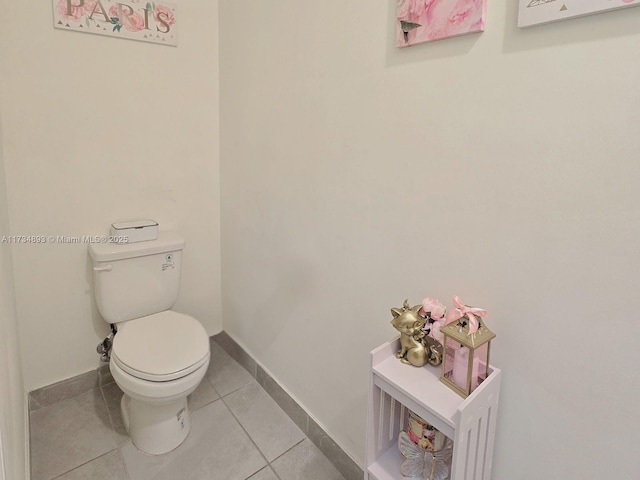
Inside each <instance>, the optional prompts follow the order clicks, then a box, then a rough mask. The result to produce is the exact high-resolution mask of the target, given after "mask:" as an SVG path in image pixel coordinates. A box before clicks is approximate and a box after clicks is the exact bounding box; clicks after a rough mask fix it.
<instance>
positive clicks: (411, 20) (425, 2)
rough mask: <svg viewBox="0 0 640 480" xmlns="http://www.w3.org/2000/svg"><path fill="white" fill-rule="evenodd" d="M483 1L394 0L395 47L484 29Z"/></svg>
mask: <svg viewBox="0 0 640 480" xmlns="http://www.w3.org/2000/svg"><path fill="white" fill-rule="evenodd" d="M486 5H487V2H486V0H398V19H397V33H396V46H398V47H409V46H411V45H415V44H416V43H423V42H431V41H433V40H440V39H442V38H448V37H455V36H458V35H465V34H467V33H476V32H482V31H484V22H485V15H486Z"/></svg>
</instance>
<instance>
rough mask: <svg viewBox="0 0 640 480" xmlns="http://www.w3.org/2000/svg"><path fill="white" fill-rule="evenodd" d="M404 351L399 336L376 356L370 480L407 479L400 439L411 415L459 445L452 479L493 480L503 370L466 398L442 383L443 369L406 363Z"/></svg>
mask: <svg viewBox="0 0 640 480" xmlns="http://www.w3.org/2000/svg"><path fill="white" fill-rule="evenodd" d="M399 350H400V339H399V337H398V338H396V339H395V340H394V341H392V342H387V343H385V344H383V345H381V346H380V347H378V348H376V349H375V350H373V351H372V352H371V387H370V391H369V407H368V419H367V451H366V468H365V472H364V478H365V480H402V479H406V477H403V476H402V474H401V473H400V465H401V463H402V459H403V458H402V455H401V454H400V452H399V451H398V434H399V433H400V432H401V431H402V430H406V426H407V418H408V410H411V411H413V412H415V413H416V414H417V415H419V416H420V417H422V418H423V419H425V420H426V421H427V422H429V423H430V424H431V425H433V426H434V427H435V428H437V429H438V430H440V431H441V432H442V433H444V434H445V435H446V436H447V437H449V438H450V439H452V440H453V458H452V465H451V476H450V479H451V480H490V479H491V466H492V459H493V446H494V437H495V430H496V419H497V414H498V400H499V395H500V377H501V372H500V370H499V369H498V368H495V367H494V366H491V365H490V367H489V369H490V374H489V376H488V377H487V379H486V380H485V381H484V382H482V383H481V384H480V385H479V386H478V388H476V389H475V390H474V391H473V392H472V393H471V395H469V396H468V397H467V398H462V397H461V396H460V395H458V394H457V393H455V392H454V391H453V390H451V389H450V388H448V387H447V386H446V385H444V384H443V383H442V382H441V381H440V369H441V367H433V366H431V365H425V366H424V367H420V368H418V367H414V366H412V365H406V364H403V363H401V362H400V360H398V359H397V358H396V356H395V353H396V352H397V351H399Z"/></svg>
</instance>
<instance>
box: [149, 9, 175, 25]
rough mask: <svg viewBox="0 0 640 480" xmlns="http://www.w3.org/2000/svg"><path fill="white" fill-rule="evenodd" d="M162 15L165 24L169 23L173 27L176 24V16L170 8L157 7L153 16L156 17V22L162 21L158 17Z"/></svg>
mask: <svg viewBox="0 0 640 480" xmlns="http://www.w3.org/2000/svg"><path fill="white" fill-rule="evenodd" d="M160 14H162V20H163V21H164V22H165V23H168V24H169V25H173V24H174V23H176V16H175V15H174V14H173V12H172V11H171V9H170V8H169V7H165V6H164V5H158V6H157V7H156V11H155V13H154V14H153V15H154V16H155V17H156V20H158V21H160V20H159V19H158V15H160Z"/></svg>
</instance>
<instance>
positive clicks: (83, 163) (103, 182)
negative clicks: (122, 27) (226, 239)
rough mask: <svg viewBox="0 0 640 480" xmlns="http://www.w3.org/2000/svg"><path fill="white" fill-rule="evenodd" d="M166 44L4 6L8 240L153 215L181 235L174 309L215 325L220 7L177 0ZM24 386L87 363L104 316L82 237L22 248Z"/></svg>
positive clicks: (32, 8)
mask: <svg viewBox="0 0 640 480" xmlns="http://www.w3.org/2000/svg"><path fill="white" fill-rule="evenodd" d="M178 22H179V24H178V26H179V45H178V47H177V48H173V47H166V46H161V45H155V44H149V43H142V42H135V41H127V40H121V39H115V38H110V37H102V36H95V35H87V34H81V33H75V32H65V31H62V30H56V29H54V28H53V20H52V12H51V2H49V3H48V4H46V5H43V4H42V2H31V3H29V2H27V3H21V4H20V5H18V6H14V7H12V8H10V9H7V11H6V12H4V17H3V25H4V26H3V28H2V29H1V32H0V41H1V42H2V44H3V45H4V53H5V55H6V57H5V59H3V60H4V67H5V68H4V70H3V72H2V78H1V79H0V80H1V81H2V83H3V86H4V88H3V90H2V94H1V95H2V96H0V104H1V105H2V106H3V114H4V118H3V128H4V137H5V138H4V143H5V145H4V147H5V163H6V170H7V185H8V197H9V215H10V218H11V226H12V233H13V234H14V235H54V236H57V235H68V236H81V235H100V234H105V233H108V228H109V225H110V223H112V222H114V221H122V220H132V219H140V218H152V219H155V220H157V221H158V222H159V224H160V227H161V229H165V230H170V229H175V230H176V231H178V232H179V233H181V234H182V235H183V236H184V237H185V239H186V241H187V247H186V250H185V264H184V268H183V283H182V291H181V294H180V298H179V300H178V303H177V305H176V307H175V308H176V309H177V310H181V311H184V312H185V313H189V314H192V315H194V316H196V317H197V318H198V319H199V320H200V321H202V323H203V324H204V325H205V327H206V328H207V331H208V332H209V333H210V334H214V333H217V332H218V331H219V330H220V329H221V328H222V323H221V313H220V311H221V307H220V272H219V258H220V254H219V249H220V242H219V223H220V222H219V205H218V199H219V158H218V157H219V146H218V88H217V87H218V82H217V78H218V53H217V52H218V34H217V24H218V10H217V2H215V1H214V2H204V1H203V2H182V3H181V4H179V6H178ZM14 250H15V251H14V254H15V257H14V265H15V290H16V300H17V312H18V318H19V321H20V333H21V341H22V355H23V366H24V376H25V386H26V388H27V390H32V389H35V388H38V387H41V386H43V385H48V384H51V383H53V382H56V381H58V380H61V379H64V378H68V377H71V376H74V375H77V374H80V373H83V372H86V371H88V370H91V369H94V368H96V367H97V366H98V364H99V360H98V355H97V354H96V352H95V347H96V345H97V343H98V341H99V340H100V339H102V338H104V336H105V335H106V333H107V324H106V323H105V322H103V321H102V319H101V318H100V317H99V315H98V313H97V311H96V308H95V306H94V302H93V298H92V293H91V287H90V285H91V284H90V280H91V274H90V269H89V259H88V255H87V245H77V244H50V243H47V244H46V245H19V246H16V248H15V249H14Z"/></svg>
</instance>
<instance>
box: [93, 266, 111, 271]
mask: <svg viewBox="0 0 640 480" xmlns="http://www.w3.org/2000/svg"><path fill="white" fill-rule="evenodd" d="M112 269H113V267H112V266H111V265H105V266H104V267H93V271H94V272H110V271H111V270H112Z"/></svg>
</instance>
